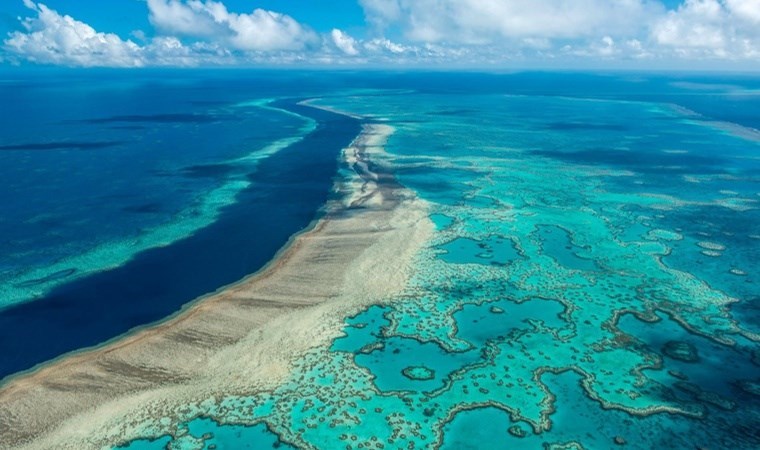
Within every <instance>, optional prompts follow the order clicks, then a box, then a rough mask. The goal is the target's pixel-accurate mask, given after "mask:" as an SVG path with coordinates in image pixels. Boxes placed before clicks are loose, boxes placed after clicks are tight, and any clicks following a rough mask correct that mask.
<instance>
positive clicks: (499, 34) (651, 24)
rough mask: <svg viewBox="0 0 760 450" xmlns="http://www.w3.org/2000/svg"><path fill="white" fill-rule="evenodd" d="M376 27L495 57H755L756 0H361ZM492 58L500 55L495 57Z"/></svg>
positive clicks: (759, 2) (759, 31)
mask: <svg viewBox="0 0 760 450" xmlns="http://www.w3.org/2000/svg"><path fill="white" fill-rule="evenodd" d="M360 4H361V5H362V6H363V8H364V12H365V15H366V17H367V22H368V23H369V24H370V25H373V26H375V27H376V29H377V30H379V31H380V32H381V33H389V32H391V33H392V32H400V33H401V34H402V35H403V36H405V37H406V39H408V40H410V41H414V42H422V43H437V44H440V45H445V46H448V47H449V48H452V49H453V48H457V47H459V48H460V49H464V48H468V49H469V52H468V54H470V55H471V54H472V53H473V52H474V53H479V54H481V55H483V56H484V58H488V59H489V60H494V58H493V57H494V55H495V53H496V52H497V51H500V52H501V59H502V60H504V59H505V58H510V57H518V58H522V57H527V58H528V59H530V58H539V59H540V58H547V59H551V58H554V57H557V56H561V55H574V56H581V57H590V58H597V59H616V60H620V59H640V58H653V59H660V60H667V59H669V58H671V57H673V56H678V57H680V58H683V59H691V58H699V59H705V58H707V59H715V58H719V59H737V60H740V59H744V60H751V59H752V58H757V56H758V48H759V47H760V0H684V2H683V3H682V4H681V5H680V6H679V7H678V8H676V9H675V10H672V11H668V10H666V8H665V6H664V5H663V4H662V2H661V1H660V0H542V1H530V2H526V1H524V0H360ZM495 60H497V61H498V60H499V58H496V59H495Z"/></svg>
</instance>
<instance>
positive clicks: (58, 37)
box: [0, 0, 760, 68]
mask: <svg viewBox="0 0 760 450" xmlns="http://www.w3.org/2000/svg"><path fill="white" fill-rule="evenodd" d="M13 1H16V0H13ZM22 1H23V2H24V5H26V7H27V8H29V10H30V14H31V17H27V18H24V19H20V20H21V25H22V27H23V29H22V30H20V31H16V32H13V33H10V34H9V35H8V36H7V37H6V38H5V40H4V41H3V49H4V53H5V55H4V56H2V55H0V58H2V59H6V60H11V61H14V60H15V61H18V62H20V61H31V62H36V63H43V64H56V65H68V66H85V67H91V66H109V67H142V66H199V65H258V64H268V65H276V64H316V65H334V64H349V65H362V64H376V65H387V64H394V65H398V64H406V65H469V66H472V65H476V66H489V65H497V66H499V65H502V66H504V65H506V66H508V65H510V64H513V63H520V62H522V63H528V64H529V63H530V62H533V63H539V64H540V63H542V62H551V61H561V62H563V64H564V65H565V66H567V65H572V64H575V63H579V64H587V63H589V62H600V61H601V62H605V61H607V62H621V61H622V62H626V61H628V62H634V63H635V64H641V65H646V64H653V65H657V63H658V62H660V63H661V62H671V61H680V62H681V65H687V64H689V63H691V62H693V61H701V62H707V63H710V62H715V61H723V62H725V61H728V62H738V63H743V64H744V65H747V66H750V67H754V68H760V0H683V1H682V3H681V4H680V5H679V6H677V7H675V8H671V9H668V8H666V6H665V5H664V4H663V3H661V1H660V0H542V1H537V2H525V1H523V0H356V1H358V2H359V3H360V5H361V6H362V8H363V9H364V13H365V19H366V23H365V24H357V25H364V29H365V32H364V33H360V34H362V36H351V35H349V34H348V33H347V32H346V31H344V30H341V29H338V28H332V29H331V30H330V31H329V32H325V33H318V32H316V31H314V30H313V29H312V28H311V27H310V26H309V25H308V24H303V23H299V22H298V21H296V20H295V19H293V18H292V17H290V16H288V15H285V14H281V13H278V12H275V11H267V10H264V9H254V10H253V11H251V12H249V13H239V12H232V11H230V10H229V9H228V8H227V6H225V4H224V3H222V2H221V1H215V0H146V6H147V11H146V13H147V15H148V18H149V21H150V23H151V25H152V26H153V28H154V29H153V30H152V32H149V33H145V32H144V31H138V32H135V33H133V37H134V39H135V40H132V39H129V38H125V37H120V36H118V35H116V34H113V33H109V32H107V31H98V30H95V29H93V28H92V27H91V26H89V25H88V24H86V23H84V22H81V21H79V20H77V19H75V18H73V17H70V16H68V15H65V14H61V13H58V12H57V11H54V10H52V9H50V8H48V7H47V6H45V5H44V4H42V3H36V2H34V1H32V0H22ZM326 7H327V6H326ZM146 36H153V37H150V38H148V37H146Z"/></svg>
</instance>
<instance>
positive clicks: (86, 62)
mask: <svg viewBox="0 0 760 450" xmlns="http://www.w3.org/2000/svg"><path fill="white" fill-rule="evenodd" d="M24 5H25V6H26V7H27V8H29V9H32V10H34V11H35V12H36V13H37V17H31V18H27V19H24V20H23V21H22V25H23V26H24V28H25V29H26V32H22V31H16V32H13V33H10V35H9V37H8V39H6V40H5V48H6V49H7V50H9V51H10V52H12V53H15V54H18V55H22V56H23V57H24V58H25V59H27V60H29V61H33V62H40V63H52V64H62V65H75V66H114V67H138V66H142V65H143V64H144V61H143V59H142V57H141V50H142V49H141V48H140V46H138V45H137V44H135V43H134V42H132V41H130V40H127V41H124V40H122V39H121V38H120V37H119V36H117V35H115V34H112V33H101V32H97V31H95V30H94V29H93V28H92V27H91V26H89V25H87V24H86V23H83V22H80V21H78V20H75V19H73V18H72V17H70V16H62V15H60V14H58V13H57V12H56V11H53V10H51V9H49V8H48V7H47V6H45V5H43V4H41V3H40V4H37V3H34V2H32V1H31V0H24Z"/></svg>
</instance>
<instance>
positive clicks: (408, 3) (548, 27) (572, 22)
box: [361, 0, 662, 44]
mask: <svg viewBox="0 0 760 450" xmlns="http://www.w3.org/2000/svg"><path fill="white" fill-rule="evenodd" d="M361 4H362V6H363V7H364V9H365V13H366V15H367V17H368V20H370V21H371V22H373V23H382V24H385V25H387V24H389V23H394V22H395V23H397V24H399V25H400V26H401V28H402V30H403V32H404V33H405V35H406V36H407V37H408V38H410V39H412V40H416V41H424V42H459V43H465V44H485V43H493V42H497V41H500V40H503V39H520V38H530V39H540V38H550V39H553V38H576V37H583V36H591V35H601V36H604V35H605V34H610V35H616V34H622V33H626V32H629V33H630V32H633V31H635V30H636V29H637V28H638V27H639V24H641V23H642V22H644V21H645V19H646V18H648V17H651V16H652V15H653V14H655V13H657V12H658V11H661V10H662V7H661V5H659V3H656V2H651V1H647V0H615V1H610V0H542V1H535V2H525V1H524V0H361Z"/></svg>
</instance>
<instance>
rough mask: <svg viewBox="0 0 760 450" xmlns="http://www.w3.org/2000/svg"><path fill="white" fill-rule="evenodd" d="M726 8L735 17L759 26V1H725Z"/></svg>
mask: <svg viewBox="0 0 760 450" xmlns="http://www.w3.org/2000/svg"><path fill="white" fill-rule="evenodd" d="M726 6H727V7H728V9H729V11H731V13H732V14H734V15H735V16H736V17H738V18H741V19H743V20H745V21H747V22H750V23H752V24H760V0H726Z"/></svg>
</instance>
